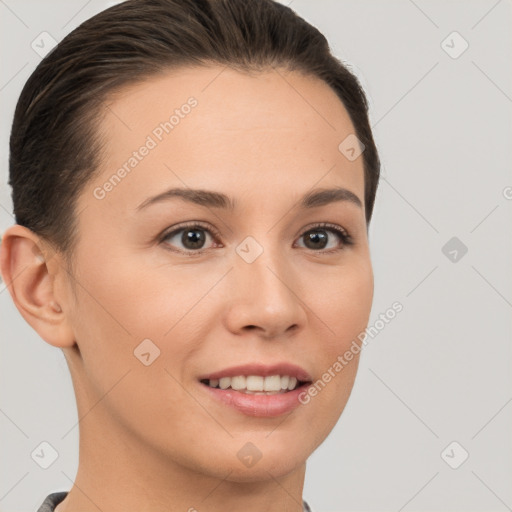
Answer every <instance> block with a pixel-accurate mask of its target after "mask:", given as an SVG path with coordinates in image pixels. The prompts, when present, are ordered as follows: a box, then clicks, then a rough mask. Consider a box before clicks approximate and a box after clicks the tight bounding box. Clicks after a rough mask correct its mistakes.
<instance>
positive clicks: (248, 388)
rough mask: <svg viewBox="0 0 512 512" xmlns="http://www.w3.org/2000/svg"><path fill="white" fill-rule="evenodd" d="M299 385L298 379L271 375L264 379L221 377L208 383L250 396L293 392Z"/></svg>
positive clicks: (256, 376) (258, 376)
mask: <svg viewBox="0 0 512 512" xmlns="http://www.w3.org/2000/svg"><path fill="white" fill-rule="evenodd" d="M297 383H298V381H297V378H296V377H290V376H289V375H270V376H268V377H262V376H261V375H248V376H245V375H237V376H236V377H221V378H220V379H211V380H210V381H208V385H209V386H210V387H211V388H216V387H220V389H228V388H231V389H234V390H236V391H243V392H246V393H249V394H266V393H265V392H269V393H281V392H285V391H291V390H292V389H295V388H296V387H297Z"/></svg>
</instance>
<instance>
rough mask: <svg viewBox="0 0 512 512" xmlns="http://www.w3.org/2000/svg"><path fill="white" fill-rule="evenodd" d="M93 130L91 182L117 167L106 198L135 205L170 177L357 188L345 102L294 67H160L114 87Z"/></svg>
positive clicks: (357, 163) (185, 181)
mask: <svg viewBox="0 0 512 512" xmlns="http://www.w3.org/2000/svg"><path fill="white" fill-rule="evenodd" d="M99 131H100V132H101V135H102V137H103V139H104V141H105V152H104V155H103V162H102V170H101V175H100V176H99V177H98V178H97V179H95V181H94V183H93V184H91V188H92V187H95V186H98V185H100V186H101V185H102V184H104V183H105V182H106V181H108V180H109V179H110V178H111V177H113V175H114V174H116V173H117V174H121V175H122V183H119V185H122V186H121V187H120V186H117V184H116V185H114V188H115V190H112V192H109V196H108V202H109V203H111V204H115V202H116V201H120V200H121V201H124V203H125V204H126V205H130V206H129V207H130V208H132V207H133V208H135V207H136V205H138V204H139V203H140V201H138V202H137V200H138V199H141V200H142V199H143V198H144V196H146V195H150V194H152V193H157V192H158V191H161V190H162V189H163V188H164V186H165V185H169V184H171V185H179V186H191V187H201V188H210V189H215V188H216V187H218V185H219V184H220V185H222V186H226V185H228V186H230V187H232V188H236V187H238V186H239V187H242V186H243V187H245V188H246V189H247V187H249V189H251V190H255V188H258V189H261V190H262V191H266V192H270V190H272V189H275V188H276V187H286V189H288V190H290V189H291V188H293V187H296V188H297V192H299V191H300V192H304V191H306V190H307V189H308V188H311V187H312V186H313V185H314V184H315V182H318V181H320V180H322V181H321V183H319V185H320V186H327V185H332V184H337V185H343V186H346V187H347V188H351V189H352V190H353V191H354V192H359V194H358V195H360V197H361V196H362V190H363V187H364V177H363V161H362V157H360V158H358V159H356V160H354V161H350V160H348V159H347V158H346V157H345V156H344V155H343V154H342V152H341V151H340V149H339V145H340V143H341V142H342V141H343V140H345V139H346V138H347V137H348V136H350V135H352V134H354V127H353V125H352V122H351V120H350V117H349V115H348V113H347V111H346V109H345V107H344V105H343V103H342V102H341V100H340V99H339V98H338V97H337V95H336V93H335V92H334V91H333V90H332V89H331V88H330V87H329V86H328V85H327V84H326V83H325V82H323V81H321V80H319V79H318V78H316V77H311V76H305V75H302V74H300V73H298V72H289V71H285V70H283V69H269V70H266V71H262V72H258V73H252V74H250V75H249V74H247V73H241V72H238V71H235V70H233V69H231V68H225V67H221V66H212V67H199V68H183V69H178V70H172V71H167V72H165V73H162V74H160V75H157V76H152V77H150V78H148V79H146V80H145V81H143V82H140V83H137V84H134V85H131V86H129V87H125V88H123V89H120V90H119V91H117V92H116V94H115V95H114V96H112V97H111V98H110V100H109V102H108V103H107V106H106V110H105V116H104V118H103V120H102V121H101V124H100V126H99ZM144 147H146V148H148V149H143V148H144ZM141 153H144V154H143V155H142V154H141ZM119 169H124V171H125V172H121V173H119V172H118V171H119ZM111 181H112V180H111ZM114 181H118V180H117V178H116V179H115V180H114ZM110 188H112V187H110ZM267 189H268V190H267ZM361 199H362V197H361ZM135 202H136V204H134V203H135Z"/></svg>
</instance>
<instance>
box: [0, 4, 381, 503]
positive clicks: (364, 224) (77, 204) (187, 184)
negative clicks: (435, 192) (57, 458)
mask: <svg viewBox="0 0 512 512" xmlns="http://www.w3.org/2000/svg"><path fill="white" fill-rule="evenodd" d="M367 110H368V107H367V103H366V98H365V95H364V92H363V90H362V88H361V86H360V84H359V83H358V81H357V79H356V78H355V77H354V76H353V75H352V74H351V73H350V72H349V71H348V70H347V69H346V68H345V67H344V66H343V64H342V63H341V62H340V61H338V60H337V59H336V58H335V57H333V56H332V55H331V53H330V51H329V47H328V44H327V41H326V40H325V38H324V36H322V35H321V34H320V33H319V32H318V31H317V30H316V29H315V28H314V27H312V26H311V25H309V24H308V23H306V22H305V21H304V20H302V19H301V18H299V17H298V16H297V15H296V14H295V13H294V12H293V11H292V10H291V9H290V8H288V7H285V6H283V5H281V4H279V3H276V2H273V1H271V0H257V1H253V2H247V1H246V0H202V1H199V0H195V1H193V0H129V1H127V2H124V3H122V4H119V5H117V6H114V7H112V8H110V9H107V10H106V11H103V12H101V13H99V14H98V15H96V16H94V17H93V18H91V19H89V20H87V21H86V22H84V23H83V24H82V25H80V26H79V27H78V28H77V29H75V30H74V31H73V32H71V33H70V34H69V35H68V36H67V37H65V38H64V39H63V40H62V41H61V42H60V43H59V44H58V46H57V47H56V48H55V49H54V50H53V51H52V52H51V53H50V54H48V55H47V57H46V58H45V59H44V60H43V61H42V62H41V63H40V65H39V66H38V67H37V69H36V70H35V71H34V73H33V74H32V75H31V77H30V78H29V80H28V81H27V83H26V85H25V87H24V89H23V91H22V94H21V96H20V99H19V101H18V105H17V108H16V112H15V117H14V122H13V126H12V133H11V146H10V150H11V155H10V182H9V183H10V185H11V186H12V197H13V204H14V214H15V218H16V224H15V225H14V226H11V227H10V228H9V229H8V230H6V232H5V233H4V236H3V242H2V246H1V260H0V261H1V271H2V277H3V279H4V281H5V282H6V284H7V285H8V289H9V291H10V294H11V296H12V299H13V301H14V303H15V304H16V307H17V308H18V310H19V311H20V313H21V314H22V315H23V317H24V318H25V319H26V321H27V322H28V323H29V324H30V325H31V326H32V327H33V328H34V329H35V330H36V331H37V332H38V334H39V335H40V336H41V338H43V339H44V340H45V341H46V342H47V343H49V344H50V345H53V346H55V347H59V348H60V349H62V351H63V353H64V355H65V357H66V360H67V363H68V366H69V369H70V373H71V376H72V380H73V386H74V390H75V394H76V400H77V408H78V418H79V423H78V427H79V430H80V446H79V467H78V472H77V475H76V479H75V482H74V485H73V486H72V488H71V489H70V491H69V492H54V493H51V494H50V495H49V496H48V497H47V499H46V500H45V502H44V503H43V504H42V505H41V508H40V509H39V512H48V511H54V510H55V511H57V512H76V511H78V510H80V511H81V512H89V511H91V512H92V511H97V510H98V509H99V510H102V511H104V512H107V511H108V512H117V511H123V512H131V511H143V510H146V511H151V512H161V511H162V512H163V511H164V510H165V511H169V510H172V511H174V510H176V511H178V510H180V511H181V510H188V511H194V510H198V511H206V510H207V511H212V512H215V511H220V510H223V511H226V510H244V511H248V512H250V511H254V512H256V511H261V510H266V511H282V510H290V511H301V510H309V506H308V504H307V503H306V502H305V501H304V500H303V498H302V491H303V485H304V478H305V469H306V461H307V459H308V457H309V456H310V455H311V453H312V452H313V451H314V450H315V449H316V448H317V447H318V446H319V445H320V444H321V443H322V442H323V441H324V440H325V438H326V437H327V435H328V434H329V432H330V431H331V430H332V428H333V427H334V425H335V424H336V422H337V421H338V419H339V417H340V415H341V413H342V412H343V409H344V407H345V405H346V403H347V401H348V398H349V396H350V392H351V389H352V387H353V384H354V379H355V376H356V371H357V365H358V359H359V355H358V354H359V350H360V345H358V344H357V341H358V339H357V336H358V334H359V333H361V332H362V331H364V329H365V327H366V325H367V323H368V319H369V315H370V310H371V304H372V299H373V273H372V266H371V260H370V251H369V245H368V226H369V222H370V219H371V215H372V210H373V204H374V200H375V193H376V190H377V185H378V179H379V167H380V165H379V158H378V154H377V150H376V147H375V143H374V140H373V137H372V133H371V129H370V127H369V122H368V113H367ZM355 342H356V343H355ZM350 354H351V356H350ZM348 356H350V357H348ZM340 358H341V359H343V361H344V362H343V364H342V363H341V359H340ZM341 369H343V371H341Z"/></svg>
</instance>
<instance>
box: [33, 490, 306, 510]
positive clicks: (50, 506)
mask: <svg viewBox="0 0 512 512" xmlns="http://www.w3.org/2000/svg"><path fill="white" fill-rule="evenodd" d="M67 495H68V493H67V492H64V491H61V492H53V493H52V494H49V495H48V496H47V497H46V499H45V500H44V501H43V504H42V505H41V506H40V507H39V509H38V510H37V512H54V510H55V507H56V506H57V505H58V504H59V503H60V502H61V501H63V500H64V498H65V497H66V496H67ZM302 510H303V512H312V511H311V508H310V507H309V505H308V504H307V503H306V502H305V501H302Z"/></svg>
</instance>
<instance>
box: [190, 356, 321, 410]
mask: <svg viewBox="0 0 512 512" xmlns="http://www.w3.org/2000/svg"><path fill="white" fill-rule="evenodd" d="M198 380H199V383H200V385H201V388H202V389H203V390H204V391H205V392H206V393H207V395H208V396H209V397H210V398H211V399H213V400H214V401H215V402H216V403H217V404H219V403H220V404H222V405H223V406H228V407H229V408H232V409H235V410H237V411H238V412H241V413H243V414H245V415H247V416H258V417H276V416H280V415H282V414H285V413H288V412H291V411H293V409H295V408H296V407H298V406H299V405H300V403H301V402H300V401H299V396H300V394H301V393H302V392H303V391H304V390H305V389H306V388H307V387H308V386H309V385H310V384H311V383H312V377H311V376H310V375H309V374H308V373H307V372H306V371H305V370H303V369H302V368H300V367H298V366H295V365H291V364H278V365H272V366H263V365H261V364H251V365H244V366H237V367H232V368H228V369H225V370H221V371H219V372H215V373H212V374H210V375H203V376H201V377H200V378H199V379H198Z"/></svg>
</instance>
